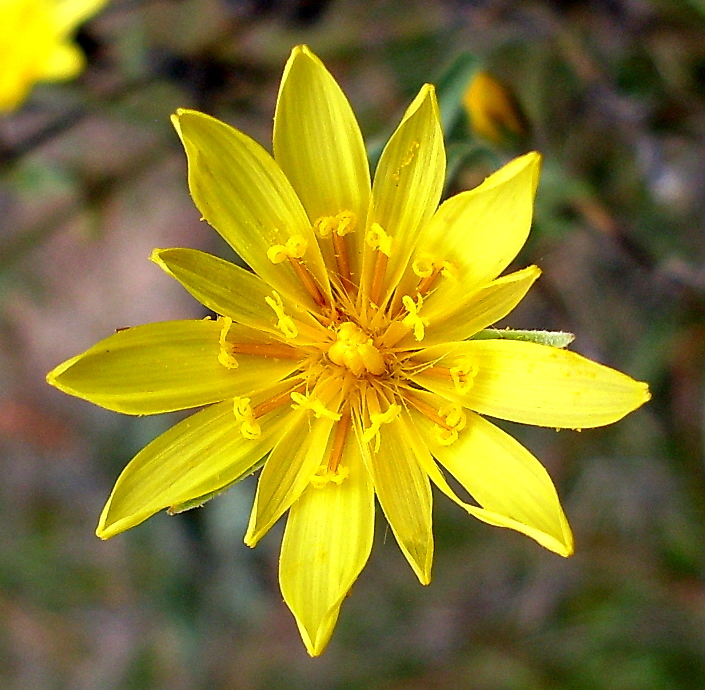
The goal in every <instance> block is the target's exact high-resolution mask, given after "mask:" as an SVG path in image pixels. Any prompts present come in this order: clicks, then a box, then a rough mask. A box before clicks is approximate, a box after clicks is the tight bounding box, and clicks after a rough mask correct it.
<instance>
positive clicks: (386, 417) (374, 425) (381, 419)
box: [362, 403, 401, 453]
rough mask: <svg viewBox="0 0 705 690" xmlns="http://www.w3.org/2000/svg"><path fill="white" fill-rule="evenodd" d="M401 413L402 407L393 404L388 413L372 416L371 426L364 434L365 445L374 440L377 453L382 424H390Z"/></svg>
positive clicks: (373, 414)
mask: <svg viewBox="0 0 705 690" xmlns="http://www.w3.org/2000/svg"><path fill="white" fill-rule="evenodd" d="M400 412H401V407H399V405H395V404H394V403H392V404H391V405H390V406H389V407H388V408H387V411H386V412H378V413H376V414H375V413H372V414H370V426H368V427H367V429H365V432H364V433H363V434H362V440H363V441H364V442H365V443H370V442H371V441H372V439H374V441H375V453H377V452H378V451H379V447H380V434H379V430H380V427H381V426H382V424H389V422H392V421H394V420H395V419H396V418H397V417H398V416H399V413H400Z"/></svg>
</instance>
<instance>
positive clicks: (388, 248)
mask: <svg viewBox="0 0 705 690" xmlns="http://www.w3.org/2000/svg"><path fill="white" fill-rule="evenodd" d="M365 242H367V244H368V246H370V247H372V249H376V250H377V251H379V252H382V254H385V255H386V256H388V257H389V256H391V255H392V238H391V237H390V236H389V235H388V234H387V233H386V232H385V231H384V228H383V227H382V226H381V225H380V224H379V223H372V225H371V226H370V229H369V230H368V231H367V234H366V235H365Z"/></svg>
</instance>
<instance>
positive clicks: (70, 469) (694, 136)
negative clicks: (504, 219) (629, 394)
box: [0, 0, 705, 690]
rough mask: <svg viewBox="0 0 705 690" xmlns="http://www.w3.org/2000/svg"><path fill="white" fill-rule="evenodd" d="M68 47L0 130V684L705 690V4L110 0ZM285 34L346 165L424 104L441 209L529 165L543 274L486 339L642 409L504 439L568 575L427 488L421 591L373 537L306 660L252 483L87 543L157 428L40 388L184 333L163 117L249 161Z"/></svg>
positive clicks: (184, 230)
mask: <svg viewBox="0 0 705 690" xmlns="http://www.w3.org/2000/svg"><path fill="white" fill-rule="evenodd" d="M0 21H2V20H0ZM74 36H75V40H76V41H77V43H78V45H79V46H80V47H81V50H82V51H83V53H84V54H85V56H86V69H85V70H84V71H83V73H82V74H81V75H80V76H78V78H77V79H75V80H72V81H67V82H65V83H51V84H49V83H42V84H37V85H36V86H35V87H34V88H33V89H32V91H31V93H30V94H29V96H28V98H27V99H26V100H25V101H24V102H23V103H22V104H19V105H18V106H17V107H16V108H15V109H14V110H13V111H12V112H6V113H4V114H2V115H0V462H1V465H0V467H1V474H0V523H1V525H2V527H1V528H0V686H1V687H2V688H5V689H7V690H15V689H17V690H19V689H22V690H24V689H26V688H38V689H45V688H46V689H47V690H53V689H57V690H59V689H64V688H67V689H69V688H70V689H71V690H93V689H100V690H112V689H115V690H122V689H135V690H143V689H149V690H151V689H155V690H161V689H165V690H166V689H169V690H190V689H192V688H193V689H195V690H199V689H204V690H205V689H211V688H218V689H219V688H234V689H237V690H239V689H242V690H259V689H260V688H261V689H270V688H284V689H288V688H292V689H299V688H301V689H306V688H313V687H316V688H331V689H338V688H340V689H341V690H342V689H350V690H352V689H355V688H375V689H376V688H380V689H384V690H392V689H397V688H398V689H402V690H417V689H418V690H421V689H426V688H428V689H430V690H434V689H440V688H444V689H445V688H471V689H478V690H542V689H549V688H550V689H554V688H555V689H561V688H571V689H575V690H594V689H602V688H605V689H609V690H671V689H674V688H676V689H679V688H683V689H688V690H696V689H697V688H705V589H704V582H703V577H704V575H705V540H704V537H705V534H704V532H705V491H704V489H705V474H704V469H705V468H704V466H703V440H704V439H703V422H704V418H703V398H704V393H703V365H704V362H705V264H704V263H703V261H704V259H705V3H703V1H702V0H670V1H668V0H660V1H659V0H651V1H649V0H592V1H588V2H570V1H567V0H564V1H558V0H555V1H554V2H549V1H548V0H544V1H538V0H536V1H528V2H519V1H518V0H486V1H483V0H474V1H467V2H461V1H460V0H457V1H452V0H446V1H445V2H441V1H439V2H433V3H431V2H424V1H421V0H417V1H413V0H412V1H411V2H404V3H401V2H394V1H392V0H376V1H374V0H367V1H362V0H356V1H354V0H330V1H317V0H279V1H277V0H261V1H259V2H257V1H256V0H252V1H249V2H247V1H245V0H229V1H228V0H112V1H111V2H109V3H107V4H106V5H105V6H104V7H102V8H101V10H100V11H99V12H98V13H97V14H95V15H94V16H93V17H92V18H90V19H88V21H86V22H85V23H83V24H82V25H81V26H80V27H79V28H78V29H77V31H76V33H75V34H74ZM302 42H305V43H307V44H309V45H310V46H311V48H312V49H313V50H314V51H315V52H317V53H318V54H319V55H320V56H321V57H322V59H323V60H324V61H325V62H326V64H327V66H328V67H329V69H330V70H331V71H332V72H333V73H334V74H335V76H336V77H337V79H338V80H339V82H340V83H341V85H342V86H343V88H344V89H345V91H346V93H347V95H348V97H349V98H350V100H351V102H352V104H353V107H354V108H355V110H356V112H357V114H358V116H359V118H360V121H361V124H362V128H363V132H364V134H365V136H366V138H367V139H368V141H370V142H371V143H370V150H371V154H372V156H373V157H374V154H375V152H376V151H378V150H379V149H378V145H379V142H380V141H383V139H384V136H385V135H387V134H388V133H389V132H390V131H391V129H392V127H393V126H394V125H395V124H396V123H397V122H398V119H399V118H400V116H401V114H402V113H403V110H404V108H405V107H406V105H407V104H408V102H409V101H410V99H411V98H412V97H413V95H414V94H415V93H416V91H417V90H418V88H419V87H420V86H421V85H422V84H423V83H424V82H427V81H430V82H434V83H437V84H438V85H439V90H440V93H441V97H442V102H443V107H444V116H445V117H446V125H447V132H446V133H447V137H448V145H449V160H450V164H451V165H450V171H449V182H448V193H453V192H455V191H457V190H459V189H464V188H468V187H471V186H474V185H475V184H477V183H478V182H479V181H481V180H482V179H483V178H484V177H485V176H486V175H487V174H488V173H489V172H491V171H492V170H494V169H496V168H497V167H499V166H500V165H501V164H502V163H503V162H505V161H507V160H509V159H510V158H511V157H513V156H514V155H517V154H518V153H521V152H524V151H527V150H531V149H537V150H539V151H541V153H542V154H543V156H544V170H543V176H542V182H541V186H540V188H539V193H538V199H537V205H536V219H535V224H534V230H533V234H532V237H531V239H530V241H529V243H528V244H527V246H526V247H525V249H524V251H523V252H522V254H521V256H520V257H519V259H518V260H517V262H516V264H515V267H517V268H518V267H522V266H525V265H527V264H529V263H534V262H535V263H537V264H539V265H540V266H541V267H542V269H543V271H544V273H543V276H542V278H541V279H540V281H539V283H538V284H537V286H536V287H535V288H534V289H533V291H532V292H531V293H530V295H529V297H528V298H527V299H526V300H525V301H524V302H523V303H522V305H521V306H520V308H519V309H517V311H516V312H515V313H514V314H512V315H511V317H510V319H508V321H507V323H508V324H511V325H512V326H513V327H516V328H540V329H544V328H551V329H562V330H566V331H571V332H573V333H575V334H576V341H575V343H574V344H573V345H572V348H573V349H575V350H577V351H579V352H581V353H583V354H586V355H588V356H589V357H592V358H594V359H597V360H599V361H602V362H604V363H607V364H609V365H611V366H614V367H617V368H619V369H621V370H623V371H626V372H628V373H629V374H631V375H632V376H634V377H635V378H638V379H642V380H646V381H648V382H649V383H650V385H651V388H652V392H653V395H654V397H653V400H652V401H651V402H650V403H649V404H648V405H646V406H645V407H644V408H643V409H642V410H639V411H638V412H636V413H634V414H632V415H630V416H629V417H628V418H627V419H625V420H624V421H623V422H621V423H619V424H617V425H615V426H613V427H608V428H605V429H597V430H590V431H583V432H581V433H574V432H569V431H562V432H560V433H557V432H555V431H552V430H546V429H534V428H525V427H521V426H518V425H510V424H506V425H503V426H504V427H505V428H508V429H509V430H510V431H511V432H512V433H513V434H514V435H516V436H517V437H518V438H519V439H520V440H521V441H522V442H523V443H524V444H525V445H527V446H528V447H529V448H530V449H531V450H532V451H533V452H534V454H536V455H537V456H538V457H539V458H540V459H541V460H542V461H543V462H544V463H545V464H546V466H547V467H548V469H549V471H550V472H551V475H552V476H553V478H554V480H555V481H556V484H557V486H558V489H559V493H560V495H561V497H562V501H563V504H564V507H565V510H566V513H567V514H568V517H569V519H570V521H571V524H572V526H573V529H574V532H575V537H576V554H575V555H574V556H573V557H572V558H570V559H567V560H564V559H561V558H560V557H558V556H555V555H554V554H552V553H549V552H548V551H546V550H544V549H542V548H541V547H539V546H538V545H537V544H535V543H534V542H532V541H530V540H529V539H526V538H525V537H522V536H521V535H519V534H516V533H513V532H510V531H507V530H499V529H495V528H493V527H490V526H488V525H484V524H481V523H479V522H473V521H472V520H471V518H469V517H468V516H467V515H466V514H465V513H464V512H463V511H461V510H460V509H459V508H457V507H456V506H454V505H452V504H451V503H450V502H449V501H447V500H445V499H442V497H438V498H439V500H438V501H437V503H436V506H435V516H434V518H435V529H436V536H437V546H436V557H435V567H434V581H433V582H432V584H431V585H430V586H429V587H428V588H423V587H421V586H420V585H419V584H418V582H417V581H416V578H415V576H414V575H413V573H412V571H411V569H410V568H409V567H408V566H407V564H406V562H405V561H404V559H403V557H402V555H401V554H400V552H399V549H398V547H397V546H396V544H395V543H394V538H393V537H392V535H391V534H390V533H389V532H388V531H387V529H386V526H385V524H384V522H383V520H381V519H380V520H379V524H378V530H377V534H376V542H375V547H374V550H373V555H372V558H371V561H370V563H369V565H368V566H367V568H366V569H365V570H364V571H363V573H362V576H361V577H360V579H359V581H358V582H357V584H356V585H355V587H354V590H353V593H352V594H353V596H351V597H350V598H349V599H348V601H347V602H346V603H345V605H344V606H343V609H342V615H341V618H340V621H339V624H338V628H337V630H336V632H335V634H334V636H333V639H332V641H331V643H330V646H329V648H328V650H327V651H326V652H325V653H324V655H323V656H322V657H321V658H319V659H315V660H312V659H309V658H308V656H307V655H306V653H305V650H304V647H303V645H302V643H301V641H300V639H299V635H298V633H297V630H296V626H295V623H294V620H293V617H292V616H291V615H290V613H289V611H288V610H287V609H286V607H285V605H284V603H283V602H282V600H281V595H280V593H279V589H278V584H277V557H278V550H279V540H280V536H281V525H280V526H279V527H278V529H274V530H273V531H272V532H271V533H270V534H269V535H268V536H267V537H266V538H265V539H264V540H263V542H262V543H261V544H260V545H259V546H258V547H257V549H255V550H250V549H248V548H246V547H245V546H244V545H243V543H242V537H243V535H244V531H245V527H246V521H247V516H248V513H249V509H250V505H251V500H252V495H253V491H254V486H255V482H254V479H252V478H251V479H249V480H247V481H245V482H244V483H242V484H241V485H237V486H236V487H235V488H233V489H232V490H231V491H229V492H228V493H227V494H226V495H224V496H221V497H219V498H218V499H217V500H214V501H212V502H210V503H208V504H207V505H206V506H205V507H204V508H202V509H200V510H195V511H191V512H189V513H185V514H181V515H179V516H175V517H168V516H167V515H166V514H161V515H157V516H155V517H153V518H151V519H150V520H149V521H147V522H146V523H144V524H143V525H141V526H139V527H138V528H136V529H134V530H132V531H130V532H129V533H127V534H124V535H121V536H119V537H116V538H114V539H112V540H110V541H108V542H101V541H100V540H99V539H98V538H97V537H95V536H94V534H93V532H94V529H95V525H96V523H97V518H98V515H99V513H100V510H101V508H102V505H103V503H104V502H105V500H106V498H107V496H108V494H109V492H110V489H111V487H112V484H113V482H114V480H115V478H116V477H117V475H118V473H119V472H120V470H121V469H122V467H124V465H125V464H126V463H127V461H128V460H129V459H130V458H131V457H132V455H133V454H134V453H135V452H136V451H137V450H139V449H140V448H141V447H142V446H143V445H145V443H147V442H148V441H149V440H151V439H152V438H154V437H155V436H156V435H157V434H159V433H160V432H161V431H163V430H165V429H166V428H168V427H169V426H170V425H171V424H173V423H174V421H175V420H176V419H178V416H176V415H173V416H165V417H155V418H128V417H124V416H120V415H117V414H114V413H110V412H106V411H103V410H100V409H98V408H96V407H94V406H92V405H90V404H88V403H84V402H82V401H78V400H75V399H72V398H69V397H68V396H65V395H62V394H60V393H59V392H58V391H55V390H53V389H51V388H50V387H49V386H47V385H46V384H45V383H44V376H45V374H46V372H47V371H48V370H50V369H51V368H53V367H54V366H55V365H56V364H58V363H59V362H60V361H62V360H64V359H65V358H67V357H70V356H72V355H74V354H77V353H79V352H81V351H83V350H84V349H86V348H87V347H89V346H90V345H92V344H94V343H95V342H96V341H97V340H99V339H101V338H103V337H106V336H108V335H109V334H111V333H113V332H114V331H115V329H116V328H122V327H126V326H132V325H136V324H141V323H146V322H150V321H162V320H169V319H175V318H199V317H200V316H202V315H203V312H202V311H201V307H200V305H198V304H197V303H195V302H194V301H193V300H192V299H191V298H190V297H189V296H188V295H187V294H186V293H185V291H183V290H182V288H181V287H180V286H179V285H178V284H177V283H176V282H175V281H172V280H170V279H169V278H168V277H167V276H166V275H165V274H164V273H162V272H161V271H160V270H159V268H157V267H156V266H155V265H153V264H151V263H150V262H149V261H148V260H147V257H148V256H149V254H150V252H151V250H152V249H153V248H154V247H170V246H188V247H195V248H200V249H205V250H208V251H212V252H215V253H218V254H220V255H221V256H225V257H226V258H232V254H231V251H230V250H229V249H228V248H227V247H225V245H224V244H223V243H222V242H221V241H220V240H219V238H218V237H217V235H216V233H215V232H213V231H212V230H211V229H210V228H209V227H208V226H207V225H206V224H205V223H201V222H199V214H198V212H197V211H196V209H195V207H194V206H193V204H192V202H191V200H190V198H189V195H188V189H187V182H186V164H185V157H184V155H183V151H182V149H181V146H180V144H179V142H178V139H177V136H176V134H175V133H174V131H173V130H172V128H171V125H170V123H169V115H170V113H172V112H173V111H174V109H175V108H177V107H179V106H186V107H194V108H198V109H201V110H204V111H206V112H208V113H210V114H212V115H215V116H217V117H219V118H221V119H224V120H225V121H227V122H229V123H231V124H234V125H235V126H237V127H238V128H240V129H242V130H244V131H245V132H247V133H248V134H250V135H252V136H254V137H255V138H256V139H257V140H259V141H260V142H261V143H263V144H264V145H265V146H267V147H269V141H270V137H271V125H272V115H273V111H274V105H275V100H276V93H277V88H278V83H279V79H280V76H281V72H282V69H283V66H284V63H285V61H286V59H287V57H288V54H289V52H290V50H291V47H292V46H293V45H295V44H297V43H302ZM3 59H6V58H4V57H3V48H2V47H1V46H0V61H2V60H3ZM478 70H482V72H481V74H482V77H481V79H482V81H476V80H477V79H478ZM473 82H474V83H475V89H474V90H473V91H471V94H472V95H470V94H468V93H467V92H466V87H467V86H468V84H472V83H473ZM463 96H465V104H466V105H467V106H468V110H469V113H468V112H466V110H465V108H464V107H463V103H464V101H463Z"/></svg>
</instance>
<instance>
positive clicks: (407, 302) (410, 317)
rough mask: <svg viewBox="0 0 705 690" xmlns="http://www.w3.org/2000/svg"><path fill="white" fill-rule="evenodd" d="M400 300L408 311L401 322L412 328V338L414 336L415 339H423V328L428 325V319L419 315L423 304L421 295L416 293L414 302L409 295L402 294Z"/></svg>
mask: <svg viewBox="0 0 705 690" xmlns="http://www.w3.org/2000/svg"><path fill="white" fill-rule="evenodd" d="M401 302H402V304H403V305H404V307H405V309H406V311H408V312H409V313H408V314H407V316H405V317H404V318H403V319H402V323H403V324H404V325H405V326H408V327H409V328H412V329H413V330H414V338H416V340H423V337H424V334H425V330H424V329H425V327H426V326H428V319H424V318H422V317H420V316H419V310H420V309H421V307H422V306H423V297H421V295H417V297H416V302H414V300H413V299H411V297H409V295H404V296H403V297H402V298H401Z"/></svg>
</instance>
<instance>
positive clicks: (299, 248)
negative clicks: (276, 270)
mask: <svg viewBox="0 0 705 690" xmlns="http://www.w3.org/2000/svg"><path fill="white" fill-rule="evenodd" d="M307 247H308V242H307V241H306V238H305V237H303V236H302V235H292V236H291V237H290V238H289V239H288V240H287V241H286V244H275V245H274V246H273V247H270V248H269V249H268V250H267V258H268V259H269V260H270V261H271V262H272V263H273V264H280V263H282V262H283V261H286V260H287V259H300V258H301V257H302V256H303V255H304V254H305V253H306V249H307Z"/></svg>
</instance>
